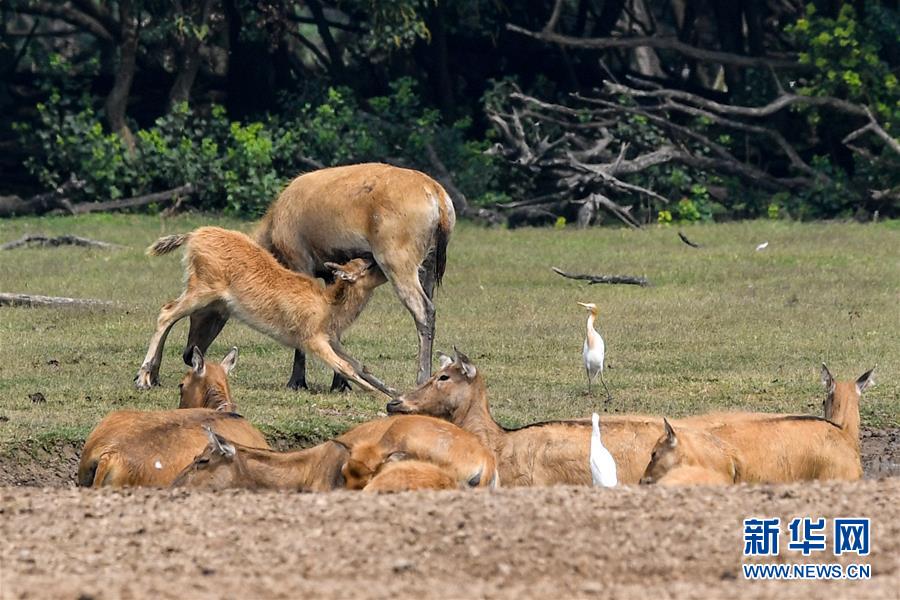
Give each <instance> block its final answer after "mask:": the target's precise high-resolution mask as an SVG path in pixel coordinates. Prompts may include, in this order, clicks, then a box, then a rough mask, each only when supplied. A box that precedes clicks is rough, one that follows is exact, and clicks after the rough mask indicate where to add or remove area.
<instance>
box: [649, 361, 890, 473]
mask: <svg viewBox="0 0 900 600" xmlns="http://www.w3.org/2000/svg"><path fill="white" fill-rule="evenodd" d="M873 381H874V379H873V375H872V370H870V371H868V372H866V373H864V374H863V375H862V376H861V377H860V378H859V379H857V380H856V381H842V382H835V381H834V378H833V377H832V376H831V373H830V372H829V371H828V368H827V367H826V366H825V365H824V364H823V365H822V383H823V384H824V385H825V391H826V398H825V402H824V407H825V415H826V417H825V418H820V417H813V416H807V415H772V416H770V417H768V418H760V417H759V416H757V415H756V414H753V415H752V417H751V418H748V419H745V420H741V419H738V418H730V419H721V418H717V419H716V420H714V421H712V423H711V424H709V425H708V426H707V427H706V428H705V429H703V430H697V429H691V428H685V429H683V430H681V431H680V432H679V433H678V435H677V436H676V434H675V432H674V430H673V429H672V428H671V427H670V426H668V424H667V427H666V434H665V435H663V437H661V438H660V439H659V440H658V442H657V444H656V446H655V447H654V449H653V454H652V457H651V460H650V464H648V465H647V469H646V471H645V473H644V478H642V479H641V483H653V482H654V481H659V482H660V483H661V482H662V480H663V479H665V478H666V477H668V475H667V474H668V473H671V472H673V470H677V469H678V468H681V467H702V468H704V469H707V470H709V471H713V472H715V473H717V474H718V476H719V477H720V478H724V479H730V480H731V482H738V481H746V482H754V483H784V482H790V481H801V480H810V479H843V480H856V479H859V478H861V477H862V463H861V460H860V452H859V400H860V397H861V395H862V393H863V391H865V389H866V388H868V387H869V386H870V385H872V384H873ZM671 481H672V480H671V479H670V482H671Z"/></svg>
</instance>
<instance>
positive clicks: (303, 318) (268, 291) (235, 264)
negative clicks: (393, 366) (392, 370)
mask: <svg viewBox="0 0 900 600" xmlns="http://www.w3.org/2000/svg"><path fill="white" fill-rule="evenodd" d="M184 240H185V241H184V245H185V246H186V251H185V259H184V262H185V272H186V274H187V287H186V289H185V291H184V292H183V293H182V294H181V296H179V297H178V298H177V299H176V300H173V301H172V302H169V303H168V304H166V305H165V306H163V308H162V311H161V312H160V314H159V318H158V320H157V328H156V332H155V333H154V335H153V338H152V339H151V341H150V347H149V348H148V350H147V356H146V358H145V359H144V363H143V365H142V366H141V368H140V370H139V371H138V374H137V377H136V378H135V382H136V385H137V387H138V388H141V389H146V388H149V387H150V386H152V385H156V384H158V377H159V375H158V373H159V364H160V361H161V358H162V349H163V345H164V344H165V338H166V336H167V335H168V332H169V329H171V327H172V326H173V325H174V324H175V323H176V322H177V321H179V320H180V319H182V318H184V317H186V316H188V315H190V314H192V313H194V312H196V311H199V310H202V309H204V308H206V307H208V306H210V305H221V304H224V305H225V306H226V308H227V310H228V311H229V312H230V313H232V314H234V315H235V316H236V317H238V318H239V319H240V320H242V321H244V322H245V323H247V324H248V325H250V326H251V327H253V328H254V329H256V330H258V331H260V332H262V333H265V334H267V335H270V336H271V337H273V338H274V339H276V340H278V341H279V342H281V343H283V344H285V345H287V346H290V347H292V348H297V349H301V348H302V349H305V350H307V351H309V352H312V353H313V354H315V355H317V356H318V357H319V358H321V359H322V360H323V361H325V362H326V364H328V365H329V366H330V367H332V368H333V369H335V370H336V371H338V372H340V373H341V374H342V375H344V376H346V377H348V378H350V379H352V380H353V381H355V382H357V383H358V384H359V385H360V386H361V387H363V388H365V389H367V390H370V391H376V390H377V391H381V392H382V393H384V394H386V395H388V396H390V395H391V392H390V390H389V389H388V388H387V387H385V386H384V384H383V383H381V382H380V381H378V380H377V379H376V378H375V377H373V376H372V375H370V374H369V373H367V372H364V370H363V368H362V367H361V366H360V365H359V364H358V363H357V362H356V361H354V360H353V359H352V358H351V357H349V356H348V355H347V354H346V352H345V351H344V350H343V348H342V347H341V346H340V343H339V341H338V337H339V334H340V332H341V331H342V330H343V329H344V328H346V327H347V325H349V323H350V322H352V320H353V319H354V318H355V317H356V315H358V314H359V311H360V310H362V307H363V306H364V305H365V303H366V302H367V301H368V299H369V297H370V296H371V294H372V290H373V289H374V288H375V287H377V286H378V285H380V284H381V283H382V282H383V281H384V274H383V273H381V271H380V270H379V269H377V268H371V267H372V264H371V263H370V262H369V261H367V260H365V259H354V260H351V261H349V262H348V263H346V264H344V265H340V266H338V265H334V269H335V272H336V274H337V275H338V278H337V281H336V282H335V283H333V284H331V285H329V286H327V287H326V288H324V289H323V288H322V286H321V285H320V284H319V283H318V282H317V281H316V280H315V279H313V278H312V277H309V276H307V275H303V274H300V273H295V272H293V271H290V270H288V269H286V268H285V267H283V266H281V265H280V264H278V262H277V261H276V260H275V259H274V258H273V257H272V255H271V254H269V253H268V252H266V251H265V250H263V249H262V248H260V247H259V245H257V244H256V243H255V242H253V240H251V239H250V238H249V237H247V236H246V235H244V234H243V233H240V232H237V231H229V230H226V229H221V228H218V227H201V228H200V229H197V230H195V231H194V232H192V233H190V234H188V235H186V236H185V237H184ZM158 245H159V242H158V243H157V244H156V245H154V246H151V248H150V250H149V252H150V253H151V254H153V253H155V252H157V251H158V248H157V246H158ZM164 247H165V248H167V249H170V250H171V249H172V247H173V244H171V243H167V244H164Z"/></svg>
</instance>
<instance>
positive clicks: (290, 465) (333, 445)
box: [174, 416, 492, 491]
mask: <svg viewBox="0 0 900 600" xmlns="http://www.w3.org/2000/svg"><path fill="white" fill-rule="evenodd" d="M397 423H401V424H402V425H401V426H400V427H399V428H398V429H397V430H396V431H395V433H394V434H393V435H392V436H390V437H389V439H388V440H386V441H385V443H384V445H383V446H382V449H383V452H384V453H385V457H384V459H383V460H382V463H384V462H387V463H388V464H390V463H391V462H392V461H394V460H401V462H402V459H403V458H405V457H411V458H417V459H419V460H422V461H427V462H432V463H433V464H437V465H438V466H439V467H441V468H442V469H444V470H445V471H447V472H448V473H451V476H454V477H455V480H458V479H459V476H458V475H455V473H457V472H460V471H462V470H463V467H461V466H458V465H457V464H456V463H455V462H453V457H454V455H453V454H452V453H450V452H448V450H447V449H446V448H444V447H442V445H443V444H445V443H446V442H448V441H449V440H448V439H447V435H448V433H447V432H448V430H447V428H446V426H447V425H448V424H447V423H442V422H440V421H437V420H435V419H429V418H427V417H418V416H404V417H393V418H390V419H379V420H376V421H370V422H368V423H363V424H361V425H357V426H356V427H354V428H353V429H351V430H350V431H348V432H347V433H345V434H343V435H341V436H339V437H337V438H335V439H334V440H329V441H327V442H324V443H322V444H319V445H318V446H314V447H312V448H307V449H304V450H293V451H289V452H276V451H274V450H263V449H258V448H248V447H246V446H245V445H243V444H239V443H235V442H233V441H231V440H229V439H227V437H225V436H221V435H216V434H215V433H213V432H209V442H208V444H207V446H206V447H205V448H204V449H203V452H202V453H201V454H199V455H198V456H197V458H196V459H195V460H194V461H193V463H192V464H190V465H188V466H187V467H185V469H184V470H183V471H182V473H181V474H180V475H179V476H178V478H177V480H176V483H175V484H174V485H178V486H187V487H201V488H213V489H222V488H229V487H242V488H250V489H283V490H294V491H327V490H332V489H337V488H340V487H345V485H346V480H345V479H344V475H343V473H344V472H345V469H344V466H345V464H346V463H347V462H348V460H349V459H350V451H349V450H348V448H364V447H367V446H373V445H377V444H378V443H379V442H380V440H381V439H382V438H383V437H384V436H385V434H386V432H387V431H388V430H390V429H391V428H392V427H393V426H394V425H396V424H397ZM451 427H452V426H451ZM458 433H459V434H461V436H462V437H465V436H466V435H467V434H465V432H458ZM476 443H477V442H476ZM451 445H453V444H451ZM456 447H457V448H458V447H459V445H458V443H457V445H456ZM471 448H472V450H473V452H475V453H476V454H480V456H482V457H484V456H486V459H484V460H483V462H482V464H480V465H478V471H479V472H478V474H479V485H482V486H485V485H489V484H490V480H489V477H491V471H489V470H488V468H487V466H486V464H487V465H492V457H491V456H490V454H489V452H488V451H487V450H485V449H483V448H481V447H480V446H471ZM407 449H411V450H413V451H414V452H415V454H413V452H409V453H407ZM433 459H434V460H433ZM448 459H449V462H448ZM458 459H459V460H460V461H461V463H463V464H466V463H468V464H472V462H474V459H472V458H470V457H468V456H460V457H458ZM485 463H486V464H485ZM443 465H447V467H444V466H443ZM384 468H386V465H384ZM384 468H382V464H379V465H378V466H377V467H376V471H377V472H376V473H375V475H374V477H371V481H374V480H375V479H376V478H377V476H378V474H379V473H380V472H382V471H384ZM482 475H487V477H483V476H482ZM473 476H474V473H472V472H471V471H470V472H468V477H469V478H473ZM366 483H370V481H369V479H368V478H367V479H366Z"/></svg>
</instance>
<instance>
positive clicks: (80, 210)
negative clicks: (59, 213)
mask: <svg viewBox="0 0 900 600" xmlns="http://www.w3.org/2000/svg"><path fill="white" fill-rule="evenodd" d="M194 191H195V188H194V186H193V185H192V184H190V183H186V184H184V185H182V186H178V187H177V188H172V189H171V190H166V191H164V192H155V193H153V194H147V195H145V196H135V197H133V198H124V199H122V200H108V201H106V202H85V203H82V204H73V205H72V209H71V211H72V214H75V215H82V214H86V213H92V212H104V211H109V210H121V209H123V208H137V207H139V206H146V205H148V204H153V203H154V202H168V201H170V200H172V199H173V198H177V197H180V196H189V195H191V194H193V193H194Z"/></svg>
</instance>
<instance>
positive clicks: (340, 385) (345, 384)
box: [331, 371, 353, 392]
mask: <svg viewBox="0 0 900 600" xmlns="http://www.w3.org/2000/svg"><path fill="white" fill-rule="evenodd" d="M352 389H353V388H352V387H350V382H349V381H347V380H346V379H345V378H344V376H343V375H341V374H340V373H338V372H337V371H335V372H334V378H333V379H332V380H331V391H332V392H349V391H350V390H352Z"/></svg>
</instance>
